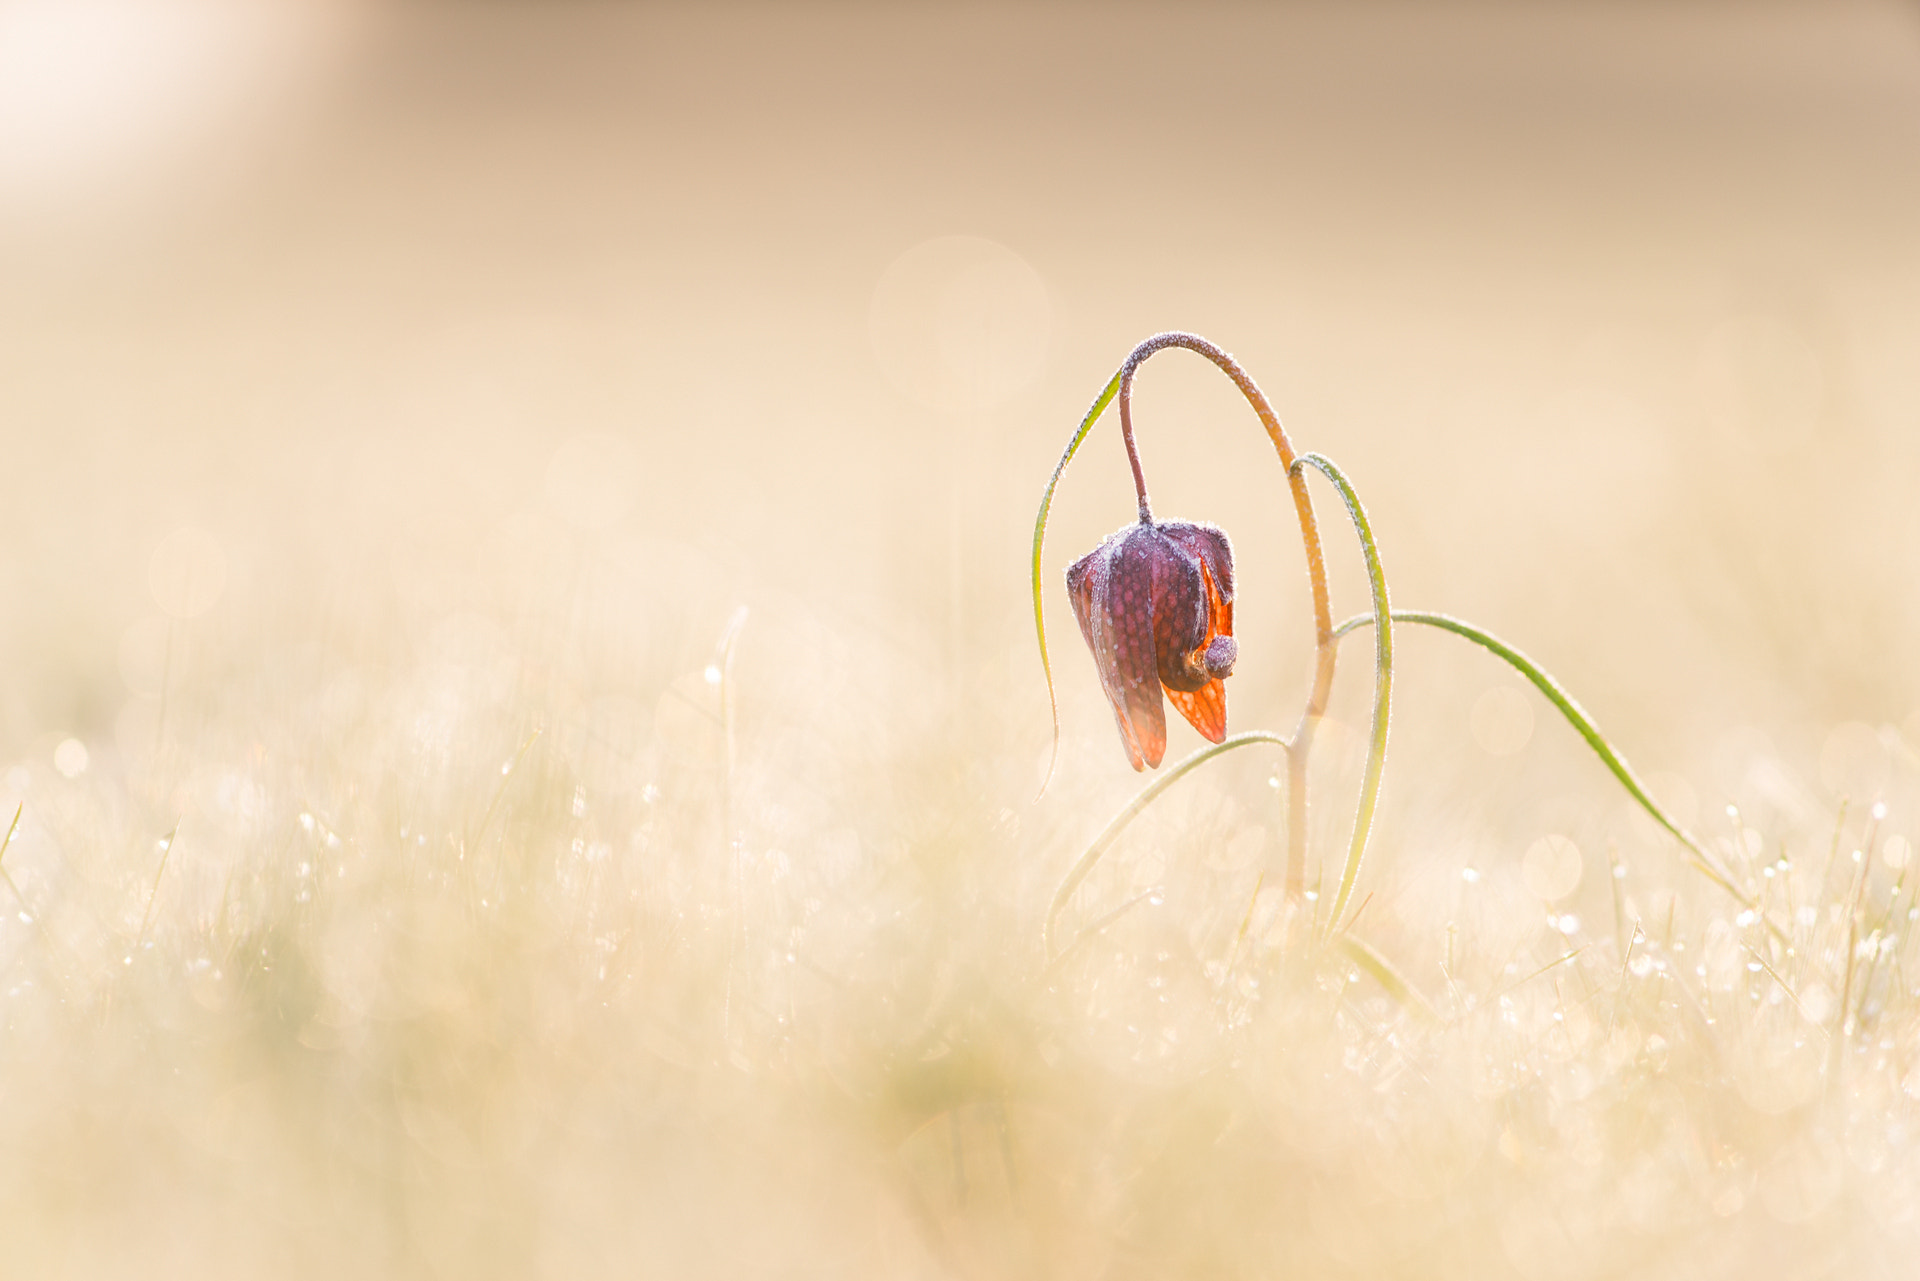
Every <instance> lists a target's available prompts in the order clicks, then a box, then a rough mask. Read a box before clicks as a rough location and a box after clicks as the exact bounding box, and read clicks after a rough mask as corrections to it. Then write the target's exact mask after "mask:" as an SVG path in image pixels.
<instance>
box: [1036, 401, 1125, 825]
mask: <svg viewBox="0 0 1920 1281" xmlns="http://www.w3.org/2000/svg"><path fill="white" fill-rule="evenodd" d="M1119 390H1120V373H1119V372H1116V373H1115V374H1114V375H1113V377H1112V378H1109V379H1108V380H1107V385H1106V386H1105V387H1104V388H1102V389H1101V391H1100V394H1099V395H1098V396H1096V397H1094V399H1093V405H1092V407H1091V408H1089V409H1088V410H1087V414H1086V417H1084V418H1082V419H1081V420H1080V426H1079V428H1078V429H1076V430H1075V431H1074V433H1073V439H1072V440H1069V441H1068V442H1067V448H1066V450H1065V451H1064V452H1063V453H1061V455H1060V461H1059V462H1057V463H1055V464H1054V467H1053V475H1052V476H1050V477H1048V478H1047V489H1046V492H1045V493H1043V494H1041V495H1040V514H1039V515H1038V516H1037V517H1035V518H1034V522H1033V632H1034V635H1035V636H1037V637H1039V638H1040V670H1041V671H1042V672H1043V673H1045V674H1046V678H1047V709H1048V711H1049V712H1050V713H1051V714H1052V716H1053V747H1052V748H1051V749H1050V750H1049V752H1048V753H1047V774H1046V777H1045V778H1043V779H1041V780H1040V794H1039V795H1038V796H1035V797H1034V799H1035V800H1038V799H1040V796H1044V795H1045V794H1046V791H1047V786H1048V785H1049V784H1050V783H1052V782H1053V771H1054V767H1055V766H1057V765H1058V764H1059V763H1060V697H1059V694H1058V693H1057V692H1056V691H1055V689H1054V687H1053V663H1052V662H1051V661H1050V660H1049V659H1048V658H1047V611H1046V606H1045V604H1044V603H1043V601H1042V598H1041V592H1040V549H1041V547H1042V545H1043V544H1044V543H1045V541H1046V537H1047V513H1048V512H1050V511H1051V510H1052V509H1053V491H1054V490H1055V489H1056V488H1057V487H1058V486H1059V484H1060V477H1061V476H1062V475H1063V474H1064V473H1065V472H1066V470H1067V464H1068V463H1070V462H1072V461H1073V456H1074V454H1075V453H1076V452H1077V451H1078V450H1079V448H1080V442H1081V441H1083V440H1085V439H1086V438H1087V433H1088V432H1090V431H1092V430H1093V425H1094V423H1096V422H1098V421H1099V420H1100V415H1101V414H1102V413H1104V412H1105V411H1106V408H1107V406H1108V405H1109V404H1111V403H1113V398H1114V396H1115V395H1116V394H1117V393H1118V392H1119Z"/></svg>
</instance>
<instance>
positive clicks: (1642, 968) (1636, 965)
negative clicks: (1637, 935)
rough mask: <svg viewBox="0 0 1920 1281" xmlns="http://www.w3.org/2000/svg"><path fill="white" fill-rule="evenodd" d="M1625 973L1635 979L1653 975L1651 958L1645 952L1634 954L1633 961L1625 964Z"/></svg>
mask: <svg viewBox="0 0 1920 1281" xmlns="http://www.w3.org/2000/svg"><path fill="white" fill-rule="evenodd" d="M1627 973H1629V974H1631V975H1633V977H1635V978H1637V979H1643V978H1645V977H1647V975H1649V974H1651V973H1653V958H1652V957H1651V956H1648V955H1647V954H1646V953H1645V952H1637V953H1635V954H1634V957H1633V959H1632V960H1631V961H1628V962H1627Z"/></svg>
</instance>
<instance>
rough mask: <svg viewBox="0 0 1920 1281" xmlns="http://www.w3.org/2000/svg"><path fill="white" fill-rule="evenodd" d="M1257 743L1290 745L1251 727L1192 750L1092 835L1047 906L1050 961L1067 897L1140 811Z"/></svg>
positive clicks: (1043, 938)
mask: <svg viewBox="0 0 1920 1281" xmlns="http://www.w3.org/2000/svg"><path fill="white" fill-rule="evenodd" d="M1255 743H1272V744H1275V745H1276V746H1279V747H1288V746H1289V744H1288V741H1287V740H1286V739H1285V738H1282V737H1281V736H1280V735H1278V734H1274V733H1270V732H1269V731H1267V730H1258V729H1257V730H1249V731H1248V732H1247V733H1245V734H1235V735H1234V736H1233V737H1232V738H1229V739H1226V740H1224V741H1222V742H1219V743H1215V744H1213V745H1212V746H1210V747H1203V748H1201V749H1200V750H1199V751H1197V752H1195V753H1193V755H1191V756H1189V757H1187V758H1186V759H1185V760H1183V761H1181V762H1180V763H1179V764H1178V765H1175V766H1174V767H1173V768H1171V769H1169V770H1168V771H1167V772H1166V773H1165V774H1163V775H1161V776H1160V777H1159V778H1156V779H1155V780H1153V782H1151V783H1149V784H1147V786H1146V787H1145V788H1143V789H1141V791H1140V794H1139V795H1138V796H1135V797H1134V798H1133V799H1132V800H1131V801H1128V802H1127V807H1126V808H1125V809H1123V810H1121V811H1120V812H1119V813H1118V814H1116V815H1114V816H1113V821H1112V822H1110V823H1108V824H1107V826H1106V830H1104V831H1102V832H1101V833H1100V835H1098V836H1096V837H1094V838H1093V844H1091V845H1089V846H1087V852H1086V853H1085V854H1082V855H1081V856H1080V861H1079V862H1077V863H1075V864H1074V865H1073V868H1072V870H1070V871H1069V872H1068V873H1067V874H1066V877H1065V878H1064V879H1062V880H1061V882H1060V888H1059V889H1057V890H1055V891H1054V892H1053V902H1052V903H1051V904H1049V905H1048V907H1047V921H1046V925H1045V926H1044V927H1043V928H1042V930H1041V934H1040V937H1041V942H1042V944H1043V946H1044V947H1045V949H1046V954H1047V959H1048V960H1049V961H1051V960H1052V959H1053V958H1054V955H1055V954H1054V949H1053V930H1054V926H1055V925H1056V924H1058V922H1059V919H1060V913H1061V911H1062V910H1063V909H1064V908H1065V907H1066V905H1067V900H1068V899H1070V898H1072V897H1073V892H1074V891H1075V890H1077V889H1079V888H1080V882H1082V881H1084V880H1086V879H1087V874H1088V873H1090V872H1092V871H1093V869H1094V866H1095V864H1097V863H1099V861H1100V858H1101V856H1102V855H1104V854H1105V853H1106V852H1107V848H1108V847H1109V846H1110V845H1112V844H1113V843H1114V841H1115V840H1116V839H1118V838H1119V836H1120V833H1121V832H1123V831H1125V830H1126V827H1127V824H1129V823H1131V822H1133V820H1134V819H1136V818H1138V817H1139V815H1140V811H1142V810H1144V809H1146V808H1147V806H1149V805H1151V804H1153V803H1154V802H1155V801H1156V800H1158V799H1160V794H1161V793H1162V792H1164V791H1166V790H1167V789H1168V788H1169V787H1172V786H1173V785H1174V784H1175V783H1178V782H1179V781H1180V780H1181V779H1183V778H1185V777H1186V776H1187V775H1189V774H1191V773H1192V772H1193V771H1194V770H1196V769H1199V768H1200V767H1201V766H1202V765H1205V764H1206V763H1207V762H1208V761H1210V760H1212V759H1213V758H1214V757H1216V756H1221V755H1224V754H1225V753H1227V752H1231V751H1233V750H1234V749H1235V748H1237V747H1250V746H1252V745H1253V744H1255Z"/></svg>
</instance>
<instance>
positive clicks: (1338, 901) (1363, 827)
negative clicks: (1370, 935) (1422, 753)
mask: <svg viewBox="0 0 1920 1281" xmlns="http://www.w3.org/2000/svg"><path fill="white" fill-rule="evenodd" d="M1308 466H1311V467H1316V468H1318V469H1319V470H1320V471H1321V473H1322V474H1324V475H1325V476H1326V478H1327V479H1328V480H1330V481H1332V482H1333V483H1334V486H1335V488H1337V489H1338V490H1339V491H1340V500H1341V501H1342V502H1344V503H1345V504H1346V505H1347V515H1348V516H1350V517H1352V519H1353V530H1354V533H1355V535H1357V536H1358V537H1359V539H1360V549H1361V551H1362V552H1364V553H1365V554H1366V560H1367V586H1368V589H1369V591H1370V592H1371V593H1372V596H1373V625H1374V626H1373V728H1372V732H1371V733H1370V735H1369V736H1368V739H1367V765H1366V770H1365V772H1364V773H1363V774H1362V775H1361V778H1360V802H1359V804H1358V806H1356V807H1355V810H1354V815H1353V837H1352V839H1351V840H1350V841H1349V842H1348V845H1347V862H1346V866H1345V867H1343V868H1342V869H1341V871H1340V887H1339V889H1337V890H1336V891H1335V892H1334V896H1333V906H1332V908H1331V909H1330V910H1329V911H1328V913H1327V918H1326V928H1327V929H1328V930H1329V931H1333V930H1337V929H1339V928H1340V917H1341V915H1342V914H1343V913H1344V912H1345V911H1346V910H1347V902H1348V900H1349V899H1351V898H1352V897H1353V887H1354V884H1355V883H1356V882H1357V881H1358V880H1359V878H1360V863H1361V860H1362V859H1363V858H1364V857H1365V856H1366V852H1367V838H1368V837H1369V836H1370V835H1371V834H1372V832H1373V818H1374V813H1375V811H1376V810H1377V809H1378V807H1379V804H1380V782H1381V779H1382V778H1383V777H1384V776H1385V774H1386V769H1387V723H1388V720H1389V717H1390V712H1391V705H1392V700H1393V623H1392V610H1391V608H1390V607H1389V605H1388V603H1387V574H1386V571H1385V570H1384V569H1382V568H1381V566H1380V546H1379V544H1378V543H1377V542H1375V541H1374V537H1373V526H1372V525H1371V524H1370V523H1369V522H1368V520H1367V510H1366V508H1365V507H1362V506H1361V505H1360V496H1359V495H1358V494H1356V493H1355V492H1354V489H1353V484H1352V482H1350V481H1349V480H1348V479H1347V477H1346V474H1345V473H1344V472H1342V471H1341V470H1340V469H1339V468H1338V467H1337V466H1335V465H1334V464H1333V462H1332V461H1331V460H1329V459H1327V458H1325V457H1324V456H1322V455H1320V454H1302V455H1301V456H1300V459H1299V460H1298V461H1297V462H1295V463H1294V465H1293V470H1294V472H1295V474H1296V475H1297V474H1298V473H1299V472H1300V471H1301V469H1302V468H1304V467H1308Z"/></svg>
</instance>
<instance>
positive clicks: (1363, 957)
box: [1340, 934, 1440, 1023]
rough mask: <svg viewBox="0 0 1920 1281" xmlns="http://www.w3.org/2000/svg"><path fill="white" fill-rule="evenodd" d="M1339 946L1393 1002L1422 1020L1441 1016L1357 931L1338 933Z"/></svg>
mask: <svg viewBox="0 0 1920 1281" xmlns="http://www.w3.org/2000/svg"><path fill="white" fill-rule="evenodd" d="M1340 950H1341V951H1342V952H1345V953H1346V954H1347V959H1348V960H1350V961H1352V962H1353V963H1354V964H1355V965H1358V966H1359V967H1360V968H1361V969H1363V970H1365V971H1366V972H1367V973H1368V974H1370V975H1372V976H1373V981H1374V982H1376V983H1378V984H1379V985H1380V986H1381V987H1383V988H1385V989H1386V993H1387V995H1388V996H1390V997H1392V998H1393V1000H1394V1003H1395V1004H1397V1005H1398V1006H1399V1007H1400V1008H1401V1009H1403V1010H1405V1011H1406V1012H1407V1013H1409V1014H1411V1015H1413V1016H1414V1017H1415V1018H1416V1019H1419V1020H1420V1021H1421V1022H1422V1023H1438V1022H1439V1021H1440V1016H1439V1015H1438V1014H1437V1013H1435V1012H1434V1008H1433V1004H1432V1002H1430V1001H1428V1000H1427V998H1426V997H1424V996H1422V995H1421V994H1420V990H1419V989H1418V988H1416V987H1414V985H1413V984H1411V983H1409V982H1407V980H1406V979H1405V978H1404V977H1403V976H1402V975H1401V973H1400V971H1399V970H1396V969H1394V968H1393V963H1392V962H1391V961H1389V960H1387V958H1386V957H1384V956H1382V955H1380V953H1378V952H1376V951H1374V949H1373V947H1372V945H1371V944H1369V943H1367V942H1366V940H1364V939H1362V938H1361V937H1360V936H1359V935H1357V934H1343V935H1341V936H1340Z"/></svg>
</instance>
